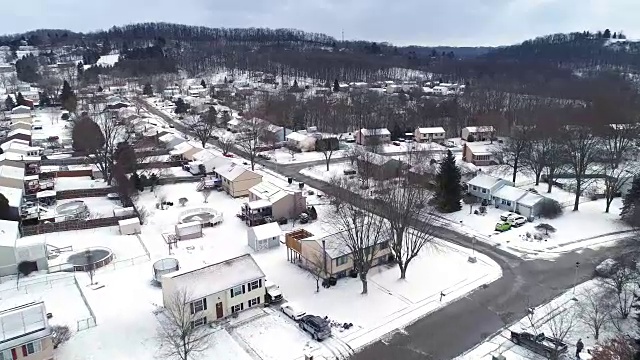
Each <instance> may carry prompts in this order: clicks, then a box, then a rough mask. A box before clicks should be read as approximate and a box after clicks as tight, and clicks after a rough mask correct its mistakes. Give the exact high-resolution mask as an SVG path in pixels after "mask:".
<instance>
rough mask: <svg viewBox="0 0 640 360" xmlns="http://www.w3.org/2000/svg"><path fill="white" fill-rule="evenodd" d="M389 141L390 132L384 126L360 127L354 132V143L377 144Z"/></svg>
mask: <svg viewBox="0 0 640 360" xmlns="http://www.w3.org/2000/svg"><path fill="white" fill-rule="evenodd" d="M390 141H391V132H389V130H387V129H385V128H380V129H360V130H358V131H357V132H356V144H358V145H378V144H384V143H388V142H390Z"/></svg>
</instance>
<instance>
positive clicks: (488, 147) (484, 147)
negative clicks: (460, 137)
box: [465, 142, 497, 155]
mask: <svg viewBox="0 0 640 360" xmlns="http://www.w3.org/2000/svg"><path fill="white" fill-rule="evenodd" d="M465 145H466V146H467V147H468V148H469V150H471V152H472V153H473V155H491V154H494V153H495V152H496V151H497V147H496V146H495V145H492V144H482V143H475V142H470V143H469V142H468V143H466V144H465Z"/></svg>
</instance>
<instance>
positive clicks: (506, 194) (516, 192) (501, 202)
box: [493, 185, 528, 212]
mask: <svg viewBox="0 0 640 360" xmlns="http://www.w3.org/2000/svg"><path fill="white" fill-rule="evenodd" d="M527 193H528V192H527V191H526V190H522V189H519V188H517V187H514V186H510V185H505V186H502V187H501V188H499V189H497V190H496V191H494V192H493V204H494V205H495V207H496V208H500V209H503V210H508V211H514V212H515V211H516V208H517V207H518V200H520V199H522V198H523V197H524V196H525V195H526V194H527Z"/></svg>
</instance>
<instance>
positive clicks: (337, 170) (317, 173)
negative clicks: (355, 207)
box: [300, 160, 357, 182]
mask: <svg viewBox="0 0 640 360" xmlns="http://www.w3.org/2000/svg"><path fill="white" fill-rule="evenodd" d="M356 169H357V166H356V164H355V163H354V164H353V165H351V162H350V161H348V160H343V161H340V162H338V161H336V162H333V161H332V162H331V164H329V171H327V166H326V165H316V166H310V167H308V168H306V169H302V170H300V174H302V175H306V176H309V177H312V178H314V179H318V180H322V181H325V182H329V181H331V179H334V178H337V177H343V176H345V175H344V171H345V170H356ZM352 176H353V175H352Z"/></svg>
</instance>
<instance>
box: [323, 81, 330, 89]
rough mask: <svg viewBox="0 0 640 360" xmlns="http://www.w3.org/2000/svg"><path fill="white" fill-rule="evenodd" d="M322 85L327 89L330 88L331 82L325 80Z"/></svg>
mask: <svg viewBox="0 0 640 360" xmlns="http://www.w3.org/2000/svg"><path fill="white" fill-rule="evenodd" d="M324 87H326V88H327V89H331V82H330V81H329V80H327V82H325V83H324Z"/></svg>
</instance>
